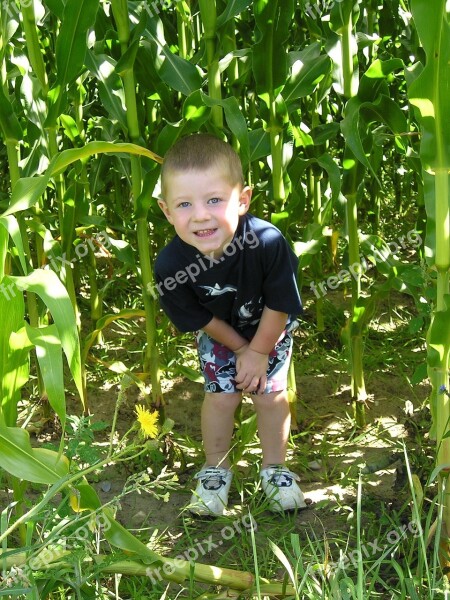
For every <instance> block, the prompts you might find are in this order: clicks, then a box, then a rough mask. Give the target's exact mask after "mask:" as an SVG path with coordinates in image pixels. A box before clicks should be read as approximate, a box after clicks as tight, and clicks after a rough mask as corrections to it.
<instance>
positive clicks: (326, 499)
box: [0, 295, 448, 600]
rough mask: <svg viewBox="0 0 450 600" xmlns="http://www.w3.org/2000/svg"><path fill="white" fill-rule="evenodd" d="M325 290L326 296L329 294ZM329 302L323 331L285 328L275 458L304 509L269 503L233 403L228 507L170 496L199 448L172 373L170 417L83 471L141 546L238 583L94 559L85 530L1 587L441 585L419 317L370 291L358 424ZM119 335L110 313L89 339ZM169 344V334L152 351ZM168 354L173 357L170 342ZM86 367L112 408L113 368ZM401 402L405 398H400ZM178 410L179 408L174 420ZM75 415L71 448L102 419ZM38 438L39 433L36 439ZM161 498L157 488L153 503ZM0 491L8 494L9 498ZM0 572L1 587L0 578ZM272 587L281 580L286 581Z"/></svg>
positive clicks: (151, 595)
mask: <svg viewBox="0 0 450 600" xmlns="http://www.w3.org/2000/svg"><path fill="white" fill-rule="evenodd" d="M328 300H329V301H330V302H331V295H330V297H329V298H328ZM341 310H344V309H341V308H340V307H339V306H338V305H337V304H336V305H335V306H334V311H335V315H336V318H334V320H333V321H332V323H330V324H329V327H330V328H331V329H330V335H327V336H319V335H316V334H315V332H314V325H313V324H312V323H311V322H309V321H308V319H306V320H305V322H304V325H303V327H302V329H301V330H300V331H299V332H298V335H297V337H296V346H295V348H296V366H297V369H296V371H297V385H298V390H299V403H298V417H299V419H298V420H299V425H300V429H299V431H298V432H293V434H292V436H291V439H290V443H289V464H290V465H291V468H292V469H293V470H295V471H297V472H298V473H299V474H300V475H301V479H302V483H301V485H302V488H303V489H304V491H305V495H306V497H309V498H311V499H312V500H313V505H312V506H311V507H310V508H308V509H307V510H305V511H302V512H300V513H298V514H288V515H286V516H284V517H281V516H279V515H273V514H272V513H270V512H269V511H268V510H267V505H266V503H265V501H264V498H263V495H262V494H261V491H260V490H259V488H258V471H259V461H260V454H259V443H258V439H257V434H256V424H255V418H254V414H253V411H252V410H251V409H250V406H249V405H248V404H246V403H244V404H243V408H242V413H241V415H240V419H239V420H238V421H237V429H236V435H235V446H234V448H233V458H234V463H235V465H236V473H235V478H234V485H233V488H232V494H231V498H230V500H231V501H230V511H229V514H228V515H227V516H224V517H220V518H217V519H205V518H203V519H199V518H193V517H192V516H191V515H190V514H189V513H187V512H185V511H184V510H183V507H184V506H185V505H186V504H187V502H188V499H189V493H190V486H191V485H192V475H193V474H194V473H195V472H196V469H198V468H199V467H200V465H201V462H202V456H201V445H200V436H199V431H198V429H196V426H198V424H196V422H195V420H194V417H193V416H192V415H194V416H195V419H197V420H198V418H199V417H198V407H199V406H200V404H201V392H200V389H201V386H200V385H199V384H196V383H192V384H189V385H188V384H187V382H186V380H174V381H173V382H170V381H166V382H164V383H165V385H166V387H167V390H168V392H167V398H168V402H169V403H168V405H167V406H166V412H167V414H168V416H169V417H170V416H171V408H175V407H177V405H178V409H179V411H178V412H177V419H178V422H177V419H176V420H175V424H174V428H173V431H172V432H169V433H168V434H167V436H165V438H164V440H163V442H162V443H161V445H160V447H159V448H158V449H157V451H156V450H155V451H153V453H152V454H150V455H147V456H146V457H144V458H143V457H139V458H138V459H136V461H134V462H133V461H131V462H130V463H125V464H124V465H122V466H120V465H114V464H113V462H114V461H113V459H112V461H111V462H112V464H111V465H110V466H109V467H107V468H106V469H105V470H104V471H103V472H99V473H96V474H95V476H94V477H93V479H92V481H93V482H95V483H97V484H99V485H100V486H101V484H102V483H103V482H107V483H109V484H112V485H113V486H114V489H115V491H114V494H110V495H109V496H108V500H107V501H108V502H111V505H112V506H115V507H116V509H117V516H118V518H119V519H120V520H122V521H123V522H124V523H126V524H127V526H128V527H129V528H130V529H131V530H132V532H133V533H134V534H135V535H136V536H137V537H139V538H140V539H141V540H142V541H143V542H144V543H146V544H147V545H148V546H149V547H150V548H152V549H153V550H155V551H157V552H159V553H161V554H163V555H165V556H170V557H172V558H183V559H184V560H188V561H193V562H196V563H204V564H209V565H215V566H216V567H217V568H218V569H234V570H236V571H241V572H248V573H251V574H253V575H255V576H256V577H257V579H256V581H257V583H256V584H255V586H254V588H253V589H252V591H248V592H238V591H236V592H233V591H231V590H230V589H228V588H227V587H224V586H219V585H211V584H206V583H201V582H199V581H196V580H195V579H194V577H193V571H191V575H190V577H188V578H187V579H186V580H185V581H184V582H183V583H174V582H170V581H167V580H165V579H164V578H161V579H160V578H153V579H151V578H149V577H148V576H142V575H139V574H138V575H120V574H115V575H114V574H110V575H106V574H105V573H102V572H101V571H100V569H99V568H97V567H95V566H94V563H93V562H92V557H93V556H94V555H95V554H98V553H99V552H101V553H109V552H111V551H112V548H109V547H108V546H107V544H105V542H104V541H101V540H95V539H94V538H93V539H92V540H91V541H90V542H89V543H88V544H84V545H82V546H77V547H76V552H74V553H73V555H72V556H71V557H70V561H69V566H68V565H66V563H64V564H61V566H60V567H58V568H55V569H52V570H51V571H50V570H46V571H36V572H33V573H32V575H33V581H32V582H31V583H32V584H33V585H34V587H33V589H34V590H35V591H34V596H33V594H31V593H30V594H24V593H23V585H22V588H21V587H20V585H19V583H20V578H18V577H17V575H16V576H15V578H14V577H13V578H11V574H10V573H11V572H7V570H5V569H3V570H4V579H3V582H2V584H1V585H0V594H1V595H3V596H5V595H6V597H10V598H27V599H28V598H30V597H36V598H37V597H39V598H49V599H50V600H56V599H57V598H58V600H59V599H61V600H63V599H64V600H66V599H67V600H68V599H72V598H73V599H76V600H79V599H81V598H83V599H85V598H86V599H88V598H100V599H103V598H104V599H106V598H115V599H117V600H119V599H120V600H126V599H131V598H144V599H145V598H147V599H149V600H163V599H169V600H174V599H178V598H180V599H189V600H191V599H192V600H194V599H197V600H200V599H205V600H206V599H208V598H217V599H220V598H230V597H234V598H256V599H258V600H259V599H266V598H272V597H276V598H281V597H285V598H294V599H297V598H302V599H303V598H310V599H312V600H319V599H324V600H328V599H330V600H334V599H336V600H338V599H339V600H340V599H347V598H348V599H350V600H353V599H355V600H360V599H362V598H364V599H366V598H367V599H372V598H380V599H383V600H388V599H392V600H403V599H405V600H406V599H407V598H413V599H414V600H416V599H418V600H434V599H440V598H446V597H447V596H448V589H447V582H446V579H445V578H444V577H443V575H442V572H441V569H440V566H439V557H438V554H437V548H438V546H437V545H436V544H435V543H434V538H433V535H432V533H433V531H434V530H435V529H436V528H437V530H438V531H439V510H440V509H439V506H440V504H439V502H438V498H437V494H438V490H437V486H436V481H431V480H430V474H431V472H432V469H433V457H434V448H433V444H432V442H431V441H430V440H429V439H428V431H429V429H430V415H429V411H428V409H427V407H426V393H427V388H426V386H423V385H420V384H417V385H415V386H414V385H412V383H411V376H412V373H413V371H414V369H415V368H416V366H417V364H418V363H420V361H421V360H423V358H422V356H423V344H424V340H423V336H421V335H420V332H419V333H417V332H416V335H415V336H411V334H410V332H409V329H408V327H409V325H408V324H409V322H410V320H411V318H412V316H413V313H414V311H413V308H412V307H411V305H408V304H407V303H406V304H405V305H404V306H402V308H398V303H397V305H396V307H395V308H391V306H390V305H389V304H386V305H384V306H381V307H380V310H379V316H378V318H377V319H375V320H374V321H373V323H372V325H371V328H370V329H369V331H368V336H367V342H366V348H367V352H366V369H367V374H368V375H367V387H368V389H369V391H370V390H371V388H373V390H374V391H373V398H374V401H373V402H372V403H371V404H369V409H368V420H369V424H368V426H367V428H366V429H365V430H364V431H362V432H361V431H358V430H357V429H356V426H355V422H354V419H353V415H352V411H351V402H350V394H349V388H348V374H347V370H346V362H345V353H344V350H343V348H342V346H341V343H340V337H339V327H340V323H341V321H342V319H340V317H339V314H340V311H341ZM333 323H334V324H333ZM105 335H106V337H107V335H108V331H105ZM130 339H131V343H127V342H129V341H130ZM121 348H126V353H127V355H129V356H133V355H134V353H135V352H136V351H137V350H138V348H139V331H138V328H137V327H136V326H134V325H132V324H131V323H126V324H125V325H124V326H123V327H120V326H118V325H117V324H115V325H114V333H113V335H112V337H111V339H110V340H108V339H106V345H105V346H104V347H103V349H100V354H101V357H102V359H104V360H105V361H108V360H109V361H110V360H111V355H113V357H114V360H122V359H123V356H122V355H121ZM183 348H187V350H186V361H185V364H188V365H191V364H194V363H193V349H192V345H191V344H190V343H189V341H188V340H187V338H186V339H183V340H181V341H180V343H179V345H178V346H177V353H180V354H182V353H183V351H184V350H183ZM169 350H170V349H169V347H167V348H166V350H165V352H166V353H169ZM172 358H173V357H172ZM125 362H128V361H125ZM167 363H168V364H170V369H172V368H173V365H174V363H173V361H172V360H171V359H170V357H169V354H167ZM91 373H92V380H91V382H90V385H91V389H92V390H96V391H97V395H96V400H97V401H99V402H100V401H104V402H105V410H104V412H105V413H106V416H107V415H108V414H109V415H111V414H112V412H113V403H114V394H115V393H116V389H117V385H118V380H117V377H116V379H115V380H114V375H113V374H111V373H110V374H109V375H108V380H107V381H106V382H105V383H107V388H108V390H107V391H104V392H101V394H102V395H101V394H100V391H101V388H102V381H101V379H102V377H104V374H103V373H102V369H101V368H100V367H99V368H98V369H97V370H95V371H92V372H91ZM189 386H190V387H189ZM136 393H137V391H136V392H134V391H133V389H130V390H127V394H128V395H129V396H128V399H125V400H124V401H123V405H121V406H120V410H119V421H120V423H118V425H120V426H118V432H119V434H118V435H119V438H118V440H120V432H121V431H123V430H126V429H127V428H128V427H129V425H130V421H132V420H133V419H134V413H133V407H134V405H135V403H136V402H140V400H139V398H138V397H137V396H136ZM408 401H409V403H410V404H411V407H409V410H406V409H405V407H407V402H408ZM108 403H109V404H108ZM111 404H112V407H111ZM188 409H189V410H191V409H192V413H191V412H189V414H186V415H184V420H183V419H180V417H183V411H186V413H188ZM94 411H95V408H94ZM108 411H109V412H108ZM180 411H181V412H180ZM101 416H102V415H100V417H101ZM100 420H104V419H100ZM86 427H87V429H84V430H83V432H84V433H83V436H84V437H83V439H82V440H81V441H82V442H83V443H84V446H83V445H82V444H80V439H81V438H80V434H79V432H78V438H77V437H76V435H75V433H73V432H72V434H73V435H72V437H71V439H68V440H67V445H68V446H69V447H72V448H74V444H75V445H76V444H78V445H76V450H77V451H78V452H80V451H81V449H85V450H86V451H93V454H95V452H98V453H99V454H100V455H101V453H102V452H106V449H107V448H108V443H106V444H105V440H106V441H108V432H107V431H105V432H103V433H102V431H99V430H98V429H99V428H96V427H93V428H92V430H89V422H87V423H86ZM72 429H73V430H74V431H75V429H74V428H72ZM94 429H97V431H94ZM91 434H92V435H91ZM39 439H40V438H39V437H38V438H37V443H41V442H39ZM117 443H118V442H117ZM311 465H313V466H311ZM317 468H319V470H317ZM164 469H166V470H164ZM177 479H178V481H177ZM118 485H121V486H122V489H121V491H120V490H118V489H117V486H118ZM130 498H135V499H140V500H139V502H140V504H139V506H140V507H143V508H142V510H144V511H145V512H146V514H145V518H144V519H143V520H141V522H140V523H135V524H133V523H131V521H130V517H131V515H130V514H128V513H127V512H126V511H127V510H131V509H129V508H128V509H127V508H126V507H129V506H130V504H129V503H128V504H127V502H128V500H129V499H130ZM167 499H168V500H169V502H168V503H166V502H164V500H167ZM59 502H60V504H58V503H56V504H55V505H51V506H48V507H47V513H46V515H42V518H40V519H39V520H37V522H36V524H35V525H34V527H31V528H30V529H29V531H30V542H29V543H30V548H32V547H33V544H34V545H36V543H37V541H39V543H40V544H42V545H43V546H45V544H48V540H49V539H51V535H50V536H49V532H50V531H51V529H52V527H54V526H55V524H59V525H60V523H61V520H64V519H70V518H72V517H71V514H70V510H68V507H67V503H64V499H63V498H62V499H60V500H59ZM136 502H137V500H136ZM5 505H6V506H8V505H9V501H8V499H7V498H6V501H5ZM136 506H138V505H137V504H136ZM62 507H65V508H62ZM168 514H170V518H169V519H167V518H166V517H167V515H168ZM11 518H12V513H11V508H7V509H5V510H4V511H3V513H2V523H1V528H2V530H3V531H4V530H5V529H6V528H7V526H8V523H9V520H10V519H11ZM167 520H168V523H166V522H165V521H167ZM419 521H420V527H419V525H418V522H419ZM435 535H436V534H435ZM33 538H34V541H32V539H33ZM116 551H117V550H116ZM119 556H120V555H119ZM124 558H129V557H126V556H125V557H124ZM8 577H9V579H8ZM8 583H12V584H13V587H7V584H8ZM273 585H276V586H277V587H276V588H274V587H271V586H273ZM274 589H275V591H274ZM283 589H285V590H287V593H286V595H284V596H283V593H282V591H283ZM21 590H22V591H21ZM36 590H37V591H36ZM36 594H37V595H36Z"/></svg>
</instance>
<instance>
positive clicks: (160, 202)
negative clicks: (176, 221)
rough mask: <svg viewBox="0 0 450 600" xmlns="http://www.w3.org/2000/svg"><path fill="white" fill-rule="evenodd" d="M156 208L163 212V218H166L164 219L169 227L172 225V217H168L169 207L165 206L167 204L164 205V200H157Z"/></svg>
mask: <svg viewBox="0 0 450 600" xmlns="http://www.w3.org/2000/svg"><path fill="white" fill-rule="evenodd" d="M158 206H159V208H160V209H161V210H162V211H163V213H164V216H165V217H166V219H167V220H168V221H169V223H170V224H171V225H173V219H172V217H171V215H170V211H169V207H168V206H167V204H166V201H165V200H161V199H159V200H158Z"/></svg>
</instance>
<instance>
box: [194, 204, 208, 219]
mask: <svg viewBox="0 0 450 600" xmlns="http://www.w3.org/2000/svg"><path fill="white" fill-rule="evenodd" d="M209 218H210V216H209V210H208V207H207V206H202V205H199V206H194V219H195V221H207V220H208V219H209Z"/></svg>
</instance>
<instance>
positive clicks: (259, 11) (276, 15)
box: [253, 0, 294, 105]
mask: <svg viewBox="0 0 450 600" xmlns="http://www.w3.org/2000/svg"><path fill="white" fill-rule="evenodd" d="M253 6H254V13H255V21H256V26H257V34H256V43H255V44H254V45H253V75H254V77H255V81H256V91H257V93H258V94H259V95H260V96H261V97H262V98H263V99H264V101H265V102H266V103H267V104H268V105H269V104H270V100H269V99H270V98H276V96H277V95H278V94H279V92H280V91H281V89H282V88H283V87H284V85H285V83H286V79H287V72H288V68H287V53H286V48H285V45H286V42H287V40H288V38H289V31H290V27H291V26H292V21H293V18H294V2H293V0H283V1H282V2H281V1H279V0H270V1H269V0H256V1H255V2H254V4H253Z"/></svg>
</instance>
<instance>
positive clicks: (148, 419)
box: [136, 404, 158, 438]
mask: <svg viewBox="0 0 450 600" xmlns="http://www.w3.org/2000/svg"><path fill="white" fill-rule="evenodd" d="M136 415H137V420H138V422H139V425H140V426H141V432H142V433H143V434H144V436H145V437H149V438H155V437H156V436H157V434H158V426H157V424H156V423H157V421H158V413H157V412H156V411H155V412H150V411H149V410H148V409H147V408H145V406H143V405H142V404H137V405H136Z"/></svg>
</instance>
